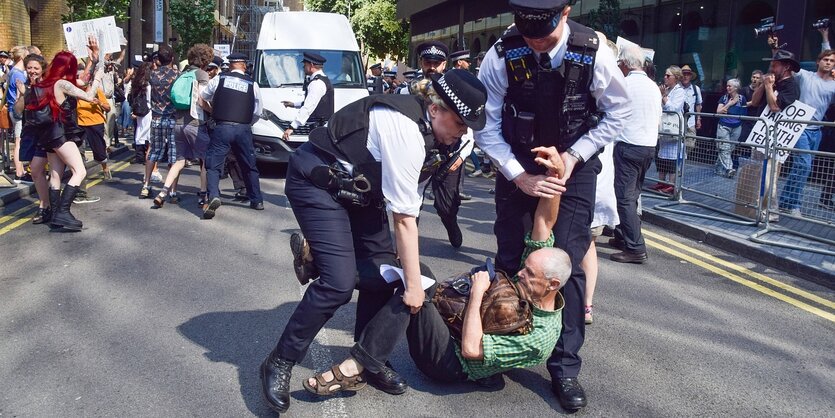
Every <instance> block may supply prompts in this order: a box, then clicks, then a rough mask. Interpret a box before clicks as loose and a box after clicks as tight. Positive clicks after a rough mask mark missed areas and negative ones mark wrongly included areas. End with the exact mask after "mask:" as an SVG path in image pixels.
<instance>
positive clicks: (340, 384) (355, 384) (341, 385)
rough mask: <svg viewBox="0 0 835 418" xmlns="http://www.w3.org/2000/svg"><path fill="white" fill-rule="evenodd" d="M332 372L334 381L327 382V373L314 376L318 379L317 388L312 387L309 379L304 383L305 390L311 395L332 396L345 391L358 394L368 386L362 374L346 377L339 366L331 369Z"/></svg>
mask: <svg viewBox="0 0 835 418" xmlns="http://www.w3.org/2000/svg"><path fill="white" fill-rule="evenodd" d="M330 371H331V373H333V379H332V380H325V377H324V374H325V373H327V372H322V373H319V374H317V375H315V376H313V378H314V379H316V386H312V385H311V384H310V381H309V379H305V380H304V382H302V386H304V389H305V390H306V391H308V392H310V393H313V394H316V395H320V396H331V395H335V394H337V393H339V392H341V391H343V390H347V391H351V392H356V391H358V390H360V389H362V388H364V387H365V385H366V382H365V378H364V377H363V375H362V373H360V374H358V375H355V376H345V375H344V374H342V372H341V371H340V370H339V365H338V364H335V365H334V366H333V367H331V370H330Z"/></svg>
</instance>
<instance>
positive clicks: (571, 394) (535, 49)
mask: <svg viewBox="0 0 835 418" xmlns="http://www.w3.org/2000/svg"><path fill="white" fill-rule="evenodd" d="M569 3H570V1H568V0H510V7H511V9H513V11H514V21H515V27H511V28H510V29H509V30H508V32H506V33H505V35H503V36H502V41H501V43H497V44H496V46H494V47H493V48H491V49H490V50H489V52H488V53H487V55H486V56H485V57H484V61H483V62H482V64H481V67H480V70H479V75H478V78H479V79H480V80H481V81H482V82H483V83H484V85H485V87H486V88H487V93H488V99H487V104H486V107H485V112H486V114H487V124H486V126H485V128H484V129H483V130H480V131H479V132H476V144H477V145H478V146H479V148H481V150H483V151H484V152H486V153H487V155H489V156H490V159H491V160H492V161H493V162H494V163H495V164H496V165H497V166H498V169H499V171H500V172H501V174H502V175H501V176H498V177H497V180H496V214H497V218H496V223H495V227H494V231H495V234H496V239H497V247H498V248H497V254H496V266H497V267H498V268H500V269H502V270H505V271H514V270H516V269H517V268H518V267H519V265H520V261H521V258H522V252H523V250H524V246H525V232H526V230H525V222H526V221H529V220H530V217H531V216H532V214H533V213H534V211H535V209H536V205H537V203H538V200H539V198H543V197H545V198H548V197H553V196H557V195H562V197H561V201H560V212H559V218H558V220H557V224H556V226H555V228H554V235H555V244H554V246H555V247H558V248H561V249H563V250H565V251H566V252H567V253H568V255H569V257H570V258H571V262H572V274H571V280H569V281H568V283H567V284H566V285H565V287H564V288H563V296H564V297H565V301H566V305H565V306H566V308H565V310H564V311H563V333H562V334H561V336H560V339H559V341H558V342H557V346H556V348H555V350H554V352H553V354H552V355H551V358H550V359H549V360H548V371H549V373H550V374H551V379H552V380H551V385H552V390H553V392H554V394H555V395H556V396H557V398H558V399H559V401H560V404H561V405H562V406H563V407H564V408H565V409H567V410H577V409H580V408H583V407H585V406H586V403H587V401H586V394H585V391H584V390H583V387H582V386H581V385H580V382H579V381H578V379H577V376H578V374H579V373H580V366H581V359H580V356H579V351H580V348H581V347H582V345H583V340H584V336H585V313H584V309H583V307H584V299H585V298H584V295H585V286H586V283H585V273H584V272H583V269H582V268H581V267H580V261H582V259H583V256H584V255H585V254H586V252H587V251H588V248H589V245H590V243H591V233H590V226H591V220H592V212H593V209H594V199H595V189H596V180H597V173H599V172H600V169H601V164H600V160H599V159H598V158H597V153H598V152H599V150H600V149H601V148H603V147H604V146H606V145H607V144H609V143H610V142H612V141H613V140H614V139H615V137H616V136H617V135H618V134H619V133H620V132H621V131H622V130H623V127H624V121H625V120H626V119H627V118H628V117H629V115H630V109H629V100H628V98H627V95H626V84H625V82H624V78H623V74H622V73H621V72H620V70H619V69H618V68H617V65H616V64H615V58H614V56H613V55H612V54H611V53H610V51H603V52H601V50H600V49H598V47H599V46H600V40H599V39H598V37H597V34H596V33H594V31H593V30H591V29H589V28H586V27H584V26H582V25H579V24H577V23H575V22H573V21H570V20H568V15H569V13H570V12H571V7H570V6H569ZM586 51H588V52H590V51H596V52H594V53H586ZM508 68H510V69H511V70H512V71H511V72H509V71H508ZM569 69H570V70H571V71H568V70H569ZM561 70H565V73H564V74H566V76H565V77H572V81H573V82H572V83H568V82H566V80H565V78H564V77H563V76H562V74H563V73H562V72H561ZM574 77H579V78H574ZM526 83H528V84H534V85H532V86H530V85H528V84H526ZM540 83H544V84H547V85H548V86H549V87H550V88H546V86H545V85H540ZM552 83H553V84H552ZM566 86H576V88H572V90H571V91H570V92H569V93H567V90H568V89H569V88H570V87H566ZM528 92H533V94H529V93H528ZM559 104H562V105H563V106H559ZM601 113H602V117H601ZM536 146H555V147H556V148H557V150H558V151H559V152H560V157H561V158H562V160H563V162H564V163H565V175H564V176H563V177H562V178H557V177H551V176H547V175H546V173H545V172H544V170H541V169H540V168H538V167H537V164H536V162H535V161H534V155H533V154H532V153H531V149H532V148H534V147H536Z"/></svg>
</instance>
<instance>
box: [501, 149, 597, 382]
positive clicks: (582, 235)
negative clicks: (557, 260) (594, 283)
mask: <svg viewBox="0 0 835 418" xmlns="http://www.w3.org/2000/svg"><path fill="white" fill-rule="evenodd" d="M600 169H601V165H600V160H599V159H598V158H597V157H596V156H595V157H594V158H592V159H590V160H589V161H587V162H586V163H585V164H580V165H577V166H576V167H575V168H574V173H572V175H571V177H570V178H569V179H568V183H567V184H566V188H567V190H566V192H565V193H563V195H562V198H561V200H560V212H559V215H558V217H557V223H556V224H555V225H554V246H555V247H558V248H561V249H562V250H564V251H565V252H566V253H568V256H569V257H570V258H571V278H570V279H569V280H568V281H567V282H566V283H565V286H564V287H563V289H562V295H563V298H564V299H565V308H564V309H563V313H562V322H563V329H562V334H561V335H560V339H559V340H558V341H557V346H556V347H555V348H554V352H553V354H552V355H551V358H549V359H548V372H549V373H550V374H551V377H552V378H562V377H576V376H577V375H578V374H579V373H580V366H581V363H582V359H581V358H580V355H579V352H580V348H581V347H582V346H583V340H584V339H585V334H586V325H585V312H584V310H583V308H584V305H585V300H584V299H585V294H586V275H585V273H584V272H583V269H582V268H580V261H582V260H583V257H584V256H585V254H586V251H588V249H589V245H590V244H591V230H590V228H591V221H592V216H593V214H594V194H595V190H596V188H597V174H598V173H600ZM538 203H539V199H538V198H536V197H533V196H528V195H527V194H525V193H524V192H523V191H522V190H520V189H518V188H517V187H516V184H514V183H513V182H511V181H508V180H507V179H505V177H504V176H503V175H500V176H498V177H497V180H496V224H495V225H494V227H493V232H494V233H495V235H496V243H497V246H498V250H497V253H496V267H498V268H500V269H502V270H504V271H506V272H508V274H514V273H516V272H517V271H519V266H520V263H521V260H522V251H523V250H524V247H525V242H524V239H525V234H526V233H527V232H528V231H530V230H531V225H532V224H533V214H534V212H535V211H536V206H537V204H538Z"/></svg>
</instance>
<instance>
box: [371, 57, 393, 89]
mask: <svg viewBox="0 0 835 418" xmlns="http://www.w3.org/2000/svg"><path fill="white" fill-rule="evenodd" d="M368 68H369V69H370V70H371V77H369V78H368V94H383V93H385V91H386V90H388V86H387V85H386V83H385V81H384V80H383V64H380V63H379V62H378V63H376V64H373V65H372V66H371V67H368Z"/></svg>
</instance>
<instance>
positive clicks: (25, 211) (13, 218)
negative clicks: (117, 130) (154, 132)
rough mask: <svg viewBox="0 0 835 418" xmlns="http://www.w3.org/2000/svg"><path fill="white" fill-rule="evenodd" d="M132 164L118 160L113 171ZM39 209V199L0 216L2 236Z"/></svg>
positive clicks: (112, 167) (99, 181)
mask: <svg viewBox="0 0 835 418" xmlns="http://www.w3.org/2000/svg"><path fill="white" fill-rule="evenodd" d="M128 166H130V163H129V162H125V161H122V162H117V163H116V164H114V165H113V166H111V167H110V171H111V172H117V171H122V170H124V169H125V168H127V167H128ZM102 181H103V179H100V178H99V179H96V180H93V181H91V182H89V183H87V189H90V188H92V187H94V186H96V185H97V184H99V183H101V182H102ZM37 209H38V201H35V202H33V203H30V204H29V205H26V206H24V207H22V208H20V209H18V210H16V211H14V212H12V213H10V214H8V215H3V216H0V237H2V236H3V235H5V234H7V233H8V232H10V231H13V230H14V229H16V228H18V227H20V226H21V225H23V224H25V223H27V222H29V221H30V220H31V215H32V214H34V213H35V211H36V210H37Z"/></svg>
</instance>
